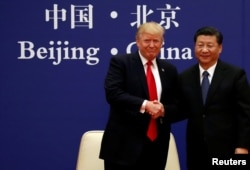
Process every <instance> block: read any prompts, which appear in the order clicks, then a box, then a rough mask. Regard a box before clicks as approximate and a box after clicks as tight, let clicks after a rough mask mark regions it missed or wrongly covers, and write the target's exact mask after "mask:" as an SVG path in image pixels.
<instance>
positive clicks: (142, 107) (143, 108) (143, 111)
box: [140, 100, 147, 114]
mask: <svg viewBox="0 0 250 170" xmlns="http://www.w3.org/2000/svg"><path fill="white" fill-rule="evenodd" d="M146 103H147V100H144V101H143V103H142V105H141V108H140V112H141V113H142V114H143V113H145V111H146Z"/></svg>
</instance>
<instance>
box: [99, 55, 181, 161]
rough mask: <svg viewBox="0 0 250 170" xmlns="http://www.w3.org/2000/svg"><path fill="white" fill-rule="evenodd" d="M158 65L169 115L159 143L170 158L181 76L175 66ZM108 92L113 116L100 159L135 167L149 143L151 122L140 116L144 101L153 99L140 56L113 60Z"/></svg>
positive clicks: (164, 119) (161, 124) (162, 123)
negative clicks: (148, 129)
mask: <svg viewBox="0 0 250 170" xmlns="http://www.w3.org/2000/svg"><path fill="white" fill-rule="evenodd" d="M156 62H157V65H158V69H159V74H160V78H161V84H162V95H161V102H162V103H163V104H164V107H165V111H166V113H165V117H162V118H158V119H157V125H158V141H157V142H159V146H160V147H159V149H161V150H162V151H163V152H162V153H163V154H164V155H165V158H166V156H167V151H168V143H169V132H170V115H171V114H172V113H174V110H175V97H176V95H175V92H176V88H177V81H178V75H177V70H176V68H175V67H174V66H173V65H171V64H169V63H167V62H166V61H164V60H160V59H156ZM105 92H106V99H107V101H108V103H109V104H110V115H109V120H108V123H107V126H106V129H105V133H104V136H103V140H102V145H101V151H100V158H102V159H106V160H109V161H113V162H116V163H121V164H127V165H128V164H131V163H135V161H136V160H137V158H138V156H139V155H140V153H141V151H142V148H143V146H144V145H145V143H146V141H147V140H148V139H147V137H146V131H147V127H148V124H149V120H150V116H149V115H148V114H147V113H144V114H142V113H140V112H139V111H140V107H141V105H142V103H143V101H144V100H145V99H149V94H148V88H147V82H146V76H145V71H144V67H143V65H142V62H141V59H140V57H139V53H138V52H136V53H133V54H127V55H122V56H114V57H112V58H111V61H110V66H109V70H108V73H107V76H106V79H105ZM168 117H169V118H168Z"/></svg>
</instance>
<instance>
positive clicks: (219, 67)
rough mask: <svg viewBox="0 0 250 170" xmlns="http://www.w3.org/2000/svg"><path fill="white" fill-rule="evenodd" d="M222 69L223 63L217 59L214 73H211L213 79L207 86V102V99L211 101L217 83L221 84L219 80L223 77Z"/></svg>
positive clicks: (217, 85)
mask: <svg viewBox="0 0 250 170" xmlns="http://www.w3.org/2000/svg"><path fill="white" fill-rule="evenodd" d="M224 77H225V76H224V69H223V64H222V63H221V62H220V61H218V63H217V66H216V68H215V70H214V75H213V79H212V82H211V85H210V87H209V91H208V94H207V103H209V101H211V99H212V98H213V96H214V95H215V94H216V91H217V89H218V87H219V85H220V84H221V82H222V81H223V79H224Z"/></svg>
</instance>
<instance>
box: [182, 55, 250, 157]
mask: <svg viewBox="0 0 250 170" xmlns="http://www.w3.org/2000/svg"><path fill="white" fill-rule="evenodd" d="M180 83H181V92H182V99H183V103H184V105H183V106H184V107H183V108H184V111H185V112H186V114H187V117H188V122H187V154H188V160H190V159H191V160H194V159H196V158H197V157H199V155H200V154H202V153H201V152H202V151H203V149H204V147H205V149H206V150H208V152H209V153H210V154H211V155H218V154H219V155H228V154H233V153H234V149H235V148H236V147H244V148H248V149H250V148H249V147H250V146H249V145H250V89H249V84H248V81H247V77H246V74H245V71H244V70H243V69H241V68H238V67H235V66H232V65H229V64H226V63H225V62H222V61H221V60H219V61H218V63H217V66H216V68H215V72H214V75H213V79H212V82H211V84H210V87H209V91H208V95H207V101H206V104H205V105H203V103H202V94H201V85H200V77H199V66H198V64H196V65H194V66H193V67H191V68H189V69H187V70H186V71H184V72H182V73H181V75H180ZM194 161H195V160H194Z"/></svg>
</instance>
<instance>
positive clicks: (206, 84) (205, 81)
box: [201, 71, 210, 104]
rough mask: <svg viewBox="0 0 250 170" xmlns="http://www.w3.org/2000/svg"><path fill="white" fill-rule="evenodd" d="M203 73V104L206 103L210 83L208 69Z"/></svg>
mask: <svg viewBox="0 0 250 170" xmlns="http://www.w3.org/2000/svg"><path fill="white" fill-rule="evenodd" d="M202 75H203V79H202V82H201V90H202V99H203V104H205V102H206V98H207V92H208V88H209V85H210V83H209V80H208V76H209V73H208V72H207V71H204V72H203V73H202Z"/></svg>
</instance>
